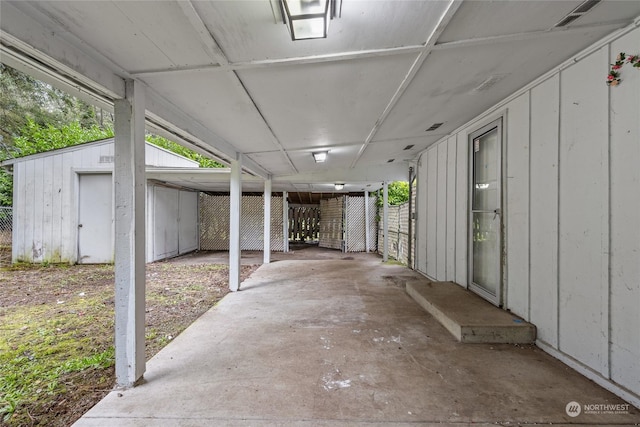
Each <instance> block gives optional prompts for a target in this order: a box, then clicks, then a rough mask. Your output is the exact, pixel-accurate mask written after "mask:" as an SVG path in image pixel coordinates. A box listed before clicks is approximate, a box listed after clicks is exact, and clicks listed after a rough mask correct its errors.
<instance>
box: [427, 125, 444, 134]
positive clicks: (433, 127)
mask: <svg viewBox="0 0 640 427" xmlns="http://www.w3.org/2000/svg"><path fill="white" fill-rule="evenodd" d="M443 124H444V123H434V124H432V125H431V127H430V128H429V129H427V130H426V131H425V132H431V131H432V130H436V129H438V128H439V127H440V126H442V125H443Z"/></svg>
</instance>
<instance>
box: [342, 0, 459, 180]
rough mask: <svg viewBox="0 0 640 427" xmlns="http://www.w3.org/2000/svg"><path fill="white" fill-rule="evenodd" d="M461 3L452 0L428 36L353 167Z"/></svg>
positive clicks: (370, 133)
mask: <svg viewBox="0 0 640 427" xmlns="http://www.w3.org/2000/svg"><path fill="white" fill-rule="evenodd" d="M461 5H462V1H457V0H451V1H450V3H449V6H448V7H447V10H446V11H445V12H444V14H443V15H442V17H441V18H440V21H439V22H438V25H437V26H436V28H435V29H434V30H433V31H432V32H431V34H430V35H429V36H428V37H427V41H426V42H425V45H424V48H423V49H422V51H421V52H420V54H419V55H418V57H417V58H416V60H415V61H414V62H413V64H412V65H411V67H410V68H409V71H408V72H407V74H406V75H405V77H404V79H403V80H402V83H400V86H399V87H398V89H397V90H396V92H395V93H394V95H393V96H392V97H391V99H390V100H389V103H388V104H387V106H386V107H385V109H384V111H383V112H382V114H381V115H380V117H379V118H378V120H377V121H376V123H375V124H374V125H373V128H372V129H371V132H369V135H368V136H367V138H366V139H365V141H364V143H363V144H362V146H361V147H360V150H358V154H357V155H356V158H355V159H354V160H353V162H351V166H350V167H351V168H354V167H355V166H356V164H357V163H358V161H359V160H360V158H361V157H362V155H363V154H364V152H365V150H366V149H367V146H368V145H369V144H370V143H371V141H372V140H373V137H374V136H375V134H376V133H377V132H378V129H380V126H382V123H383V122H384V121H385V119H386V118H387V116H389V114H390V113H391V110H392V109H393V107H394V106H395V105H396V103H397V102H398V101H399V100H400V98H401V97H402V95H403V94H404V92H405V91H406V90H407V88H408V87H409V84H410V83H411V81H412V80H413V78H414V77H415V76H416V74H417V73H418V71H419V70H420V67H421V66H422V64H423V63H424V61H425V60H426V59H427V57H428V56H429V54H430V53H431V51H432V50H433V46H435V44H436V42H437V40H438V37H440V34H442V32H443V31H444V29H445V28H446V27H447V25H448V24H449V22H451V19H452V18H453V16H454V15H455V13H456V12H457V11H458V9H459V8H460V6H461Z"/></svg>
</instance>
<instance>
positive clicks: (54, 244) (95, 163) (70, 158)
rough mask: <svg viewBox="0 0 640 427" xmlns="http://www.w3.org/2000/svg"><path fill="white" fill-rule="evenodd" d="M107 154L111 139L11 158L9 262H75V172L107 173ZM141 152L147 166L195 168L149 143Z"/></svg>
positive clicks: (110, 153) (110, 160) (110, 165)
mask: <svg viewBox="0 0 640 427" xmlns="http://www.w3.org/2000/svg"><path fill="white" fill-rule="evenodd" d="M113 156H114V144H113V140H105V141H103V142H98V143H90V144H87V145H80V146H76V147H70V148H66V149H62V150H57V151H53V152H51V153H41V154H37V155H34V156H29V157H26V158H24V159H19V160H17V161H16V162H15V164H14V166H13V173H14V182H13V185H14V188H13V194H14V196H13V197H14V200H13V206H14V210H15V212H14V227H13V229H14V230H16V231H15V232H14V233H13V243H12V259H13V262H52V263H60V262H63V263H67V262H68V263H75V262H76V257H77V240H78V239H77V231H78V229H77V217H78V173H85V172H100V171H103V172H107V171H111V170H112V169H113ZM146 156H147V160H149V161H148V162H147V165H151V166H164V167H197V166H198V164H197V163H196V162H193V161H191V160H189V159H185V158H183V157H181V156H177V155H175V154H173V153H170V152H168V151H166V150H163V149H161V148H158V147H155V146H153V145H150V144H147V146H146Z"/></svg>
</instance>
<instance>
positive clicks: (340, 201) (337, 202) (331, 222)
mask: <svg viewBox="0 0 640 427" xmlns="http://www.w3.org/2000/svg"><path fill="white" fill-rule="evenodd" d="M343 210H344V198H343V197H337V198H335V199H326V200H320V242H319V244H318V245H319V246H320V247H321V248H332V249H340V250H342V233H343V227H342V225H343V220H342V215H343Z"/></svg>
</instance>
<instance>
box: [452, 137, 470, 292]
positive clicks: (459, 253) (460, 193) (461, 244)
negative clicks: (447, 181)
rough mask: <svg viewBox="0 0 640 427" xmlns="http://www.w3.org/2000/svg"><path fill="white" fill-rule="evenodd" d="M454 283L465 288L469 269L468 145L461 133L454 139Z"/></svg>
mask: <svg viewBox="0 0 640 427" xmlns="http://www.w3.org/2000/svg"><path fill="white" fill-rule="evenodd" d="M456 151H457V155H456V190H455V191H456V194H455V199H456V240H455V245H456V248H455V253H456V278H455V281H456V283H458V284H460V285H462V286H464V287H466V286H467V285H468V283H467V275H468V274H469V269H468V265H467V258H468V254H469V252H468V248H467V239H468V224H469V214H468V211H467V209H468V208H467V200H468V197H469V173H468V163H469V143H468V141H467V134H466V133H464V132H461V133H459V134H458V135H457V138H456Z"/></svg>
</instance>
